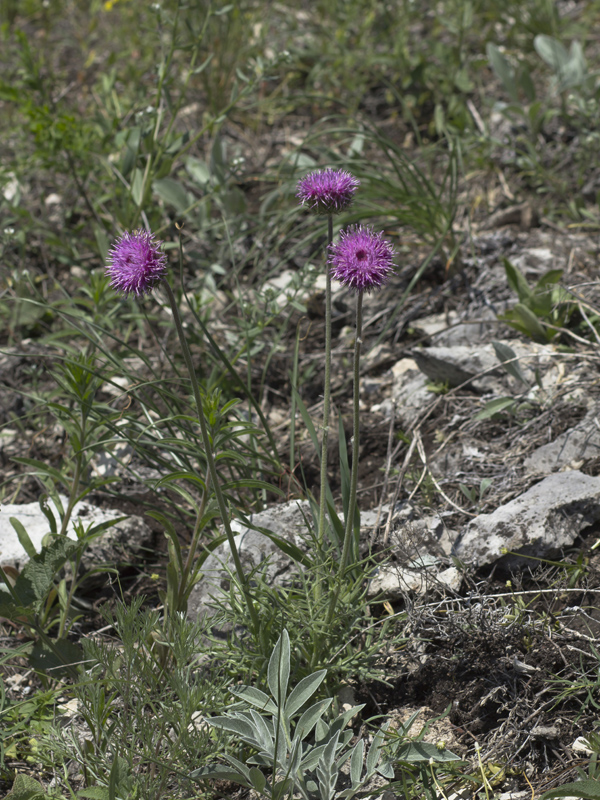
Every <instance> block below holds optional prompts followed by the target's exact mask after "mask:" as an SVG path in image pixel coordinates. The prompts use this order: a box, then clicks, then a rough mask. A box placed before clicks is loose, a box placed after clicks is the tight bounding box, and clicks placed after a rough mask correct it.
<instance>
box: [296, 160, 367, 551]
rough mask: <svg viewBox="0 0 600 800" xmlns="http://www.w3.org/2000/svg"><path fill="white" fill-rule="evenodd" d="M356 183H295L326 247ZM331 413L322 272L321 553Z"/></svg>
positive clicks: (314, 179)
mask: <svg viewBox="0 0 600 800" xmlns="http://www.w3.org/2000/svg"><path fill="white" fill-rule="evenodd" d="M359 183H360V182H359V181H358V179H357V178H355V177H354V176H353V175H352V174H351V173H349V172H346V171H345V170H341V169H325V170H317V171H316V172H311V173H310V174H309V175H307V176H306V177H304V178H302V180H300V181H299V182H298V187H297V192H296V196H297V197H298V198H299V199H300V202H301V204H302V205H304V206H306V207H307V208H309V209H310V210H311V211H313V212H314V213H315V214H320V215H326V216H327V244H328V247H330V246H331V244H332V242H333V215H334V214H339V213H340V212H341V211H343V210H344V209H346V208H348V206H349V205H350V204H351V202H352V200H353V198H354V193H355V192H356V189H357V188H358V186H359ZM330 413H331V275H330V272H329V269H327V270H326V282H325V374H324V378H323V436H322V440H321V474H320V487H319V491H320V493H319V521H318V525H317V546H318V549H319V552H320V553H321V552H322V550H323V542H324V539H325V517H326V509H327V486H328V481H327V445H328V440H329V417H330Z"/></svg>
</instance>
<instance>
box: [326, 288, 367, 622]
mask: <svg viewBox="0 0 600 800" xmlns="http://www.w3.org/2000/svg"><path fill="white" fill-rule="evenodd" d="M362 301H363V293H362V292H359V294H358V298H357V301H356V339H355V340H354V392H353V422H352V472H351V474H350V498H349V500H348V510H347V513H346V520H345V523H346V525H345V530H344V547H343V549H342V557H341V559H340V566H339V569H338V583H337V588H336V590H335V592H334V593H333V594H332V597H331V601H330V603H329V612H328V614H327V623H326V626H327V625H329V624H330V623H331V621H332V619H333V614H334V612H335V608H336V606H337V602H338V599H339V596H340V591H341V587H342V581H343V579H344V572H345V571H346V565H347V563H348V556H349V554H350V544H351V542H352V536H353V532H354V516H355V514H354V511H355V507H356V488H357V484H358V453H359V447H360V410H359V392H360V376H359V368H360V349H361V345H362V338H361V337H362Z"/></svg>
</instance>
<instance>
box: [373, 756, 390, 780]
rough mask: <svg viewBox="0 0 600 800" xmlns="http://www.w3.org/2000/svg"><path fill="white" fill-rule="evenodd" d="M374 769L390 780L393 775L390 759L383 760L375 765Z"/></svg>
mask: <svg viewBox="0 0 600 800" xmlns="http://www.w3.org/2000/svg"><path fill="white" fill-rule="evenodd" d="M375 771H376V772H378V773H379V774H380V775H382V776H383V777H384V778H387V779H388V780H390V781H391V780H392V778H393V777H394V767H393V766H392V762H391V761H384V762H383V763H382V764H380V765H379V766H378V767H377V769H376V770H375Z"/></svg>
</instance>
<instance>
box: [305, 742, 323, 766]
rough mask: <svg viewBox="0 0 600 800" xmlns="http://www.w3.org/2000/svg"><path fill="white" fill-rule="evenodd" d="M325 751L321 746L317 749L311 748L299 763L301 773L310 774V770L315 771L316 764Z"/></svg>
mask: <svg viewBox="0 0 600 800" xmlns="http://www.w3.org/2000/svg"><path fill="white" fill-rule="evenodd" d="M324 750H325V745H324V744H321V745H319V746H318V747H313V749H312V750H309V752H308V753H307V754H306V755H305V756H303V758H302V761H301V762H300V769H301V771H303V772H310V770H313V769H315V767H316V766H317V764H318V763H319V759H320V758H321V756H322V755H323V751H324Z"/></svg>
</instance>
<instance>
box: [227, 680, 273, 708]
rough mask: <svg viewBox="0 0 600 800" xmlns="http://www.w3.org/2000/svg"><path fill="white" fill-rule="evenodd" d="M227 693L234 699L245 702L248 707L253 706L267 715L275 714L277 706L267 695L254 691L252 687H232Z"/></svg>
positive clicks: (257, 690) (258, 690)
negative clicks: (237, 698) (233, 696)
mask: <svg viewBox="0 0 600 800" xmlns="http://www.w3.org/2000/svg"><path fill="white" fill-rule="evenodd" d="M229 691H230V692H231V694H233V695H235V697H239V698H240V699H241V700H245V702H246V703H248V704H249V705H251V706H255V707H256V708H259V709H260V710H261V711H266V712H267V714H277V706H276V705H275V703H274V702H273V701H272V700H271V698H270V697H269V695H268V694H265V693H264V692H261V690H260V689H256V688H255V687H254V686H239V687H233V686H232V687H230V689H229Z"/></svg>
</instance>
